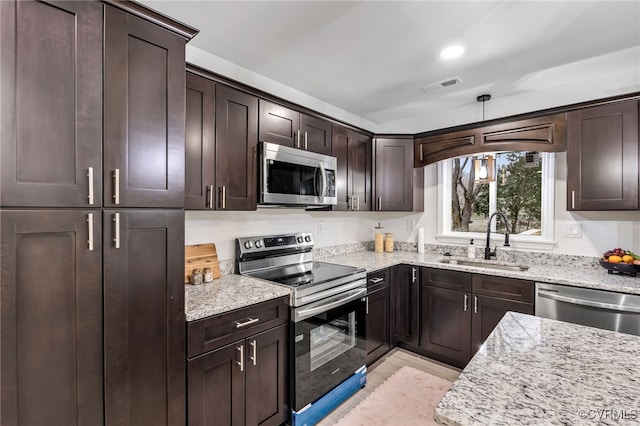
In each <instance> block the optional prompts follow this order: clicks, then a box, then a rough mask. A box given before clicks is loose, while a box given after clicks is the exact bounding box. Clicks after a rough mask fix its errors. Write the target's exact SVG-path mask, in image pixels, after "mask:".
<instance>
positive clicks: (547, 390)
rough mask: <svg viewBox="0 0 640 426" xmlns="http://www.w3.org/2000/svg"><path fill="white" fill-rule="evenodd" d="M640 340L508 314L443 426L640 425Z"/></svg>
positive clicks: (464, 377)
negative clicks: (639, 365) (639, 372)
mask: <svg viewBox="0 0 640 426" xmlns="http://www.w3.org/2000/svg"><path fill="white" fill-rule="evenodd" d="M639 353H640V337H638V336H632V335H629V334H622V333H616V332H613V331H607V330H601V329H597V328H591V327H584V326H580V325H575V324H570V323H565V322H560V321H555V320H550V319H545V318H538V317H534V316H530V315H525V314H518V313H514V312H508V313H507V314H506V315H505V316H504V317H503V319H502V320H501V321H500V323H499V324H498V325H497V327H496V328H495V329H494V331H493V332H492V333H491V335H490V336H489V338H488V339H487V340H486V342H485V343H484V344H483V346H482V347H481V348H480V350H479V351H478V352H477V353H476V355H475V356H474V357H473V359H472V360H471V362H469V364H468V365H467V367H466V368H465V369H464V370H463V371H462V374H461V375H460V377H459V378H458V379H457V380H456V381H455V383H454V384H453V386H452V387H451V389H450V390H449V391H448V392H447V393H446V394H445V396H444V397H443V398H442V400H441V401H440V403H439V404H438V405H437V407H436V409H435V420H436V421H437V422H438V423H440V424H443V425H488V424H509V425H512V424H519V425H540V424H544V425H568V424H599V425H603V424H604V425H614V424H615V425H624V424H636V425H637V424H638V423H639V422H640V375H639V374H638V371H639V369H638V354H639Z"/></svg>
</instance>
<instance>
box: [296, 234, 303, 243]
mask: <svg viewBox="0 0 640 426" xmlns="http://www.w3.org/2000/svg"><path fill="white" fill-rule="evenodd" d="M297 240H298V243H300V244H302V242H303V241H304V238H302V235H300V236H299V237H298V238H297Z"/></svg>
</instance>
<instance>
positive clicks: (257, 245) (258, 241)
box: [256, 240, 262, 248]
mask: <svg viewBox="0 0 640 426" xmlns="http://www.w3.org/2000/svg"><path fill="white" fill-rule="evenodd" d="M260 247H262V240H256V248H260Z"/></svg>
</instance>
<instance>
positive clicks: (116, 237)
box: [113, 213, 120, 249]
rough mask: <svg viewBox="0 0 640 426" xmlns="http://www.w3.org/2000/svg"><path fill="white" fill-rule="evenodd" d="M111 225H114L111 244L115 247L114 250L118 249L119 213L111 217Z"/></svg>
mask: <svg viewBox="0 0 640 426" xmlns="http://www.w3.org/2000/svg"><path fill="white" fill-rule="evenodd" d="M113 223H114V225H113V226H114V235H115V237H114V238H113V242H114V243H115V245H116V248H117V249H119V248H120V213H116V214H114V215H113Z"/></svg>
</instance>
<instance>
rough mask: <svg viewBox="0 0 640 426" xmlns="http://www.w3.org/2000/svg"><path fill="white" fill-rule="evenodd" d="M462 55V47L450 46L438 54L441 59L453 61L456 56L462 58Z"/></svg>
mask: <svg viewBox="0 0 640 426" xmlns="http://www.w3.org/2000/svg"><path fill="white" fill-rule="evenodd" d="M463 53H464V47H462V46H457V45H456V46H450V47H447V48H446V49H444V50H442V52H440V57H441V58H442V59H453V58H457V57H458V56H462V54H463Z"/></svg>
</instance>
